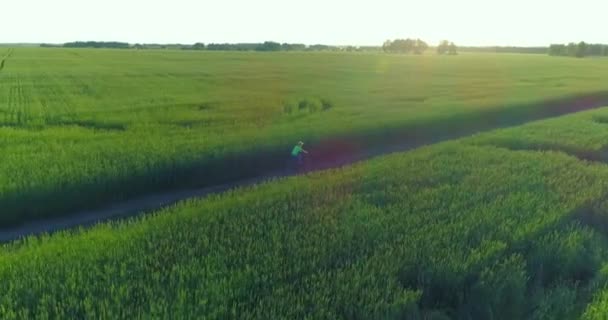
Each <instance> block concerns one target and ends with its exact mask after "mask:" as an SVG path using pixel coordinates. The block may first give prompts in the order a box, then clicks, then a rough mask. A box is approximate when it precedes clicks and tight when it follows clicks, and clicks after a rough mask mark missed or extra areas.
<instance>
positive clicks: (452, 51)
mask: <svg viewBox="0 0 608 320" xmlns="http://www.w3.org/2000/svg"><path fill="white" fill-rule="evenodd" d="M448 54H449V55H451V56H455V55H457V54H458V47H456V45H455V44H454V42H450V45H449V46H448Z"/></svg>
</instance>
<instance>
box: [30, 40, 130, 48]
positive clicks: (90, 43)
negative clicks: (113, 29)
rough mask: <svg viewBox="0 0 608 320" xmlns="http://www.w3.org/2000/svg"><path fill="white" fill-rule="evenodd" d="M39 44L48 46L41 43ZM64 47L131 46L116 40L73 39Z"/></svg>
mask: <svg viewBox="0 0 608 320" xmlns="http://www.w3.org/2000/svg"><path fill="white" fill-rule="evenodd" d="M41 46H50V45H45V44H42V45H41ZM63 47H64V48H113V49H129V48H130V47H131V46H130V45H129V44H128V43H126V42H117V41H74V42H66V43H64V44H63Z"/></svg>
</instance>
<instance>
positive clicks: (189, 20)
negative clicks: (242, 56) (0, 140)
mask: <svg viewBox="0 0 608 320" xmlns="http://www.w3.org/2000/svg"><path fill="white" fill-rule="evenodd" d="M603 1H604V2H608V1H605V0H603ZM0 2H1V3H0V5H1V8H2V17H1V18H0V43H17V42H18V43H41V42H46V43H63V42H68V41H85V40H96V41H123V42H129V43H195V42H203V43H212V42H215V43H217V42H231V43H235V42H263V41H267V40H272V41H277V42H290V43H305V44H317V43H321V44H331V45H381V44H382V42H384V40H386V39H395V38H421V39H423V40H425V41H427V42H428V43H430V44H436V43H438V42H439V41H440V40H442V39H447V40H450V41H454V42H455V43H457V44H458V45H476V46H490V45H518V46H546V45H549V44H551V43H566V42H578V41H586V42H592V43H608V32H606V31H605V30H606V29H605V26H606V25H607V23H608V20H607V18H606V12H607V9H608V3H607V4H603V3H602V0H577V1H571V0H565V1H564V0H501V1H498V0H401V1H398V0H374V1H358V0H299V1H292V0H198V1H197V0H163V1H158V0H0Z"/></svg>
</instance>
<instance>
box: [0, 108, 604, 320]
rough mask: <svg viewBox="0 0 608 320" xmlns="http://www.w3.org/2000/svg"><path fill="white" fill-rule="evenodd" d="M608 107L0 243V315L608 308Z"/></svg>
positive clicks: (441, 313) (418, 313) (334, 314)
mask: <svg viewBox="0 0 608 320" xmlns="http://www.w3.org/2000/svg"><path fill="white" fill-rule="evenodd" d="M606 117H608V108H604V109H599V110H596V111H591V112H585V113H580V114H577V115H572V116H567V117H561V118H556V119H552V120H546V121H540V122H534V123H530V124H528V125H525V126H521V127H515V128H511V129H504V130H498V131H494V132H489V133H484V134H480V135H476V136H474V137H470V138H465V139H460V140H455V141H449V142H445V143H440V144H436V145H433V146H429V147H424V148H421V149H418V150H415V151H412V152H407V153H400V154H394V155H389V156H384V157H379V158H377V159H374V160H371V161H367V162H364V163H360V164H357V165H354V166H350V167H345V168H342V169H339V170H332V171H326V172H319V173H314V174H310V175H306V176H300V177H292V178H286V179H281V180H277V181H273V182H269V183H265V184H262V185H259V186H255V187H251V188H245V189H240V190H236V191H232V192H228V193H226V194H222V195H217V196H212V197H210V198H207V199H202V200H193V201H188V202H184V203H181V204H179V205H176V206H174V207H171V208H168V209H165V210H162V211H160V212H157V213H156V214H154V215H149V216H145V217H142V218H138V219H132V220H129V221H127V222H116V223H110V224H102V225H98V226H96V227H94V228H92V229H91V230H79V231H78V230H77V231H71V232H63V233H59V234H56V235H53V236H44V237H39V238H28V239H25V240H22V241H18V242H14V243H12V244H9V245H6V246H4V248H2V249H1V250H0V286H1V287H0V289H1V290H2V292H3V294H2V295H1V296H0V318H2V319H12V318H112V319H114V318H167V317H171V318H209V319H231V318H233V319H277V318H287V319H296V318H297V319H303V318H310V319H336V318H348V319H403V318H405V319H450V318H451V319H577V318H581V319H604V317H605V314H606V313H607V312H608V307H607V305H608V289H604V288H606V285H608V277H607V276H608V202H606V201H607V198H606V196H607V194H608V166H606V165H605V164H604V163H602V162H599V161H587V160H584V159H581V158H580V157H581V155H583V156H586V155H588V154H591V153H594V152H601V151H602V149H603V148H605V147H606V146H608V140H606V139H605V138H606V137H607V136H608V124H606V123H604V122H603V120H602V119H605V118H606Z"/></svg>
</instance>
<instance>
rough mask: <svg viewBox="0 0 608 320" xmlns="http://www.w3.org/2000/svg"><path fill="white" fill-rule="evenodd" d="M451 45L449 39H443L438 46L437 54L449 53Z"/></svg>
mask: <svg viewBox="0 0 608 320" xmlns="http://www.w3.org/2000/svg"><path fill="white" fill-rule="evenodd" d="M449 47H450V43H449V42H448V41H447V40H443V41H441V42H440V43H439V45H438V46H437V54H446V53H448V49H449Z"/></svg>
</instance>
